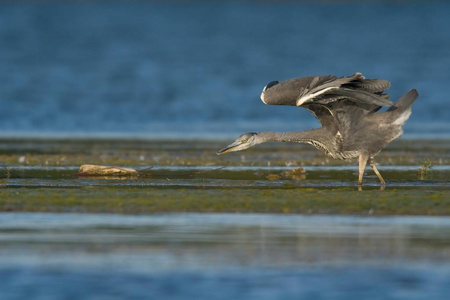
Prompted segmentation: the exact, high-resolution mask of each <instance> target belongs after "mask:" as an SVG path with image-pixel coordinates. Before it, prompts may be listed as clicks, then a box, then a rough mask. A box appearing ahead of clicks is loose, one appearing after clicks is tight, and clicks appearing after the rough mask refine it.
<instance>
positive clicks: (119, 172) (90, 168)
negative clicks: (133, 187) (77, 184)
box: [78, 165, 138, 176]
mask: <svg viewBox="0 0 450 300" xmlns="http://www.w3.org/2000/svg"><path fill="white" fill-rule="evenodd" d="M137 174H138V171H136V170H135V169H131V168H119V167H112V166H99V165H82V166H81V167H80V172H79V173H78V175H79V176H132V175H137Z"/></svg>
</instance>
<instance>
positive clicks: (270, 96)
mask: <svg viewBox="0 0 450 300" xmlns="http://www.w3.org/2000/svg"><path fill="white" fill-rule="evenodd" d="M390 85H391V84H390V82H389V81H387V80H384V79H365V77H364V76H363V75H362V74H361V73H355V74H354V75H352V76H348V77H341V78H338V77H336V76H334V75H325V76H312V77H302V78H294V79H290V80H286V81H283V82H280V83H277V84H275V85H273V86H271V87H268V88H267V89H264V91H263V94H262V95H261V100H262V101H263V102H264V103H265V104H269V105H291V106H299V107H303V108H306V109H308V110H309V111H311V112H312V113H313V114H314V116H315V117H316V118H317V119H318V120H319V122H320V123H321V124H322V126H324V127H327V128H329V129H330V130H331V131H336V132H337V130H338V128H339V127H340V126H341V125H344V126H350V125H349V124H348V122H349V120H346V115H353V114H354V113H355V112H357V113H358V114H365V113H369V112H375V111H377V110H379V109H380V108H381V107H382V106H392V105H393V103H392V102H391V101H390V100H389V95H388V94H383V92H384V91H385V90H386V89H388V88H389V87H390ZM347 110H352V112H351V113H350V114H346V112H347ZM347 113H348V112H347ZM353 116H354V115H353ZM353 119H355V118H353ZM356 119H357V118H356Z"/></svg>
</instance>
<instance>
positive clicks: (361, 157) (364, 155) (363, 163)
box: [358, 153, 369, 185]
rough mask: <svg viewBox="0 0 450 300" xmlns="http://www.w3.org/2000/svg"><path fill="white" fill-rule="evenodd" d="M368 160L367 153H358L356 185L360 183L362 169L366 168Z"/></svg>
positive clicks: (362, 174) (362, 173)
mask: <svg viewBox="0 0 450 300" xmlns="http://www.w3.org/2000/svg"><path fill="white" fill-rule="evenodd" d="M368 160H369V155H368V154H367V153H361V154H360V155H359V178H358V185H361V184H362V180H363V176H364V170H365V168H366V164H367V161H368Z"/></svg>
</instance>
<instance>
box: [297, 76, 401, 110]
mask: <svg viewBox="0 0 450 300" xmlns="http://www.w3.org/2000/svg"><path fill="white" fill-rule="evenodd" d="M318 78H319V77H315V78H313V79H311V81H310V84H309V85H308V86H305V87H303V88H302V89H299V96H298V97H297V100H296V105H297V106H302V105H304V104H307V103H314V102H317V103H319V104H327V103H330V102H333V101H336V100H339V99H343V98H345V99H348V100H351V101H353V102H356V103H361V104H370V105H376V106H392V105H393V103H392V102H391V101H390V100H389V99H388V98H386V97H384V96H382V95H381V94H382V92H383V91H384V90H385V89H386V88H388V87H389V86H390V83H389V81H387V80H382V79H365V78H364V76H363V75H362V74H361V73H355V74H354V75H352V76H349V77H341V78H336V77H335V79H330V80H327V81H321V80H319V79H318Z"/></svg>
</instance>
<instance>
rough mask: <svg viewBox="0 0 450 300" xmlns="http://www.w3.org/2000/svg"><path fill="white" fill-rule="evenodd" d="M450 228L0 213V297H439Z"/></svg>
mask: <svg viewBox="0 0 450 300" xmlns="http://www.w3.org/2000/svg"><path fill="white" fill-rule="evenodd" d="M449 236H450V219H449V218H448V217H380V218H367V217H336V216H329V217H325V216H322V217H315V216H283V215H271V214H265V215H258V214H252V215H248V214H245V215H242V214H156V215H142V216H127V215H93V214H82V215H80V214H42V213H34V214H30V213H8V214H4V213H3V214H0V254H1V255H0V278H1V280H0V295H1V296H2V298H3V299H6V298H10V299H16V298H27V297H30V296H32V297H33V298H34V299H41V298H42V299H61V298H64V297H66V298H69V297H73V298H83V299H98V298H99V297H110V298H112V299H120V298H124V297H125V298H127V299H134V298H136V299H137V298H142V297H144V298H146V297H153V298H164V299H186V298H188V299H189V298H195V299H211V298H214V299H229V297H230V295H231V296H233V297H234V298H236V299H280V298H283V299H298V298H299V297H306V298H311V297H313V298H317V299H328V298H333V299H361V298H371V297H372V298H383V299H399V298H405V299H406V298H408V299H411V297H412V298H413V299H422V298H424V297H427V298H431V299H444V296H445V295H446V294H448V293H449V292H450V290H449V287H450V265H449V263H448V262H449V261H450V243H449V240H448V237H449ZM55 283H57V284H55Z"/></svg>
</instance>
